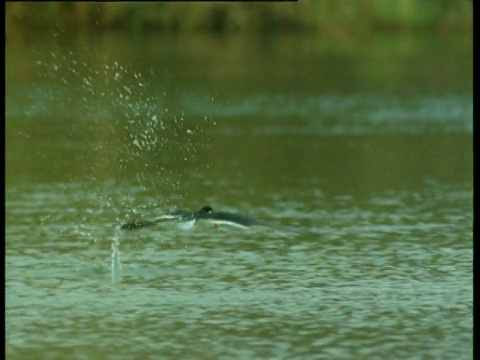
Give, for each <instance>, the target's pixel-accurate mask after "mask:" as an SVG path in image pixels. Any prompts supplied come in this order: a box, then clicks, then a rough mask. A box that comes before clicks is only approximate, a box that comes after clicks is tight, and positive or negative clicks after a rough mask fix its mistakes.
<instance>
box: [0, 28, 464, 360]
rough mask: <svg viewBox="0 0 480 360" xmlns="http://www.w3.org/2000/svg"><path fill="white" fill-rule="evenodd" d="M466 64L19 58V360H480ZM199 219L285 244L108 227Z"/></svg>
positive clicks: (14, 317)
mask: <svg viewBox="0 0 480 360" xmlns="http://www.w3.org/2000/svg"><path fill="white" fill-rule="evenodd" d="M471 52H472V49H471V39H470V41H469V39H464V38H463V37H462V38H450V37H447V36H445V37H443V38H435V37H433V38H432V37H428V36H425V35H418V36H413V35H408V34H405V35H404V36H392V37H385V36H378V37H373V38H370V39H362V41H360V40H359V39H353V40H350V39H340V40H338V39H337V41H332V40H329V39H328V38H309V37H295V36H293V37H292V36H279V37H270V38H261V39H258V38H248V37H247V38H245V37H238V38H237V37H225V38H224V37H216V38H215V37H213V38H209V37H204V36H198V37H189V38H188V39H185V38H181V37H180V38H179V37H172V38H170V37H165V38H160V39H159V38H158V37H153V36H152V37H144V38H141V41H139V38H129V37H126V36H119V35H114V34H110V35H105V36H102V37H99V38H96V39H77V40H76V41H72V42H66V43H63V41H62V39H61V37H60V38H59V37H56V38H53V39H50V38H41V39H37V41H35V42H34V43H28V44H23V45H22V44H20V43H11V42H10V43H8V44H7V63H6V71H7V73H6V75H7V93H6V159H5V160H6V192H5V195H6V204H5V205H6V229H5V230H6V352H7V357H8V358H9V359H17V358H18V359H20V358H25V357H30V358H31V357H34V358H65V357H69V358H85V359H91V358H108V359H124V358H125V356H127V357H133V358H146V359H148V358H151V359H158V358H184V359H189V358H191V359H202V358H205V359H212V358H244V359H251V358H285V359H292V358H298V359H305V358H309V359H310V358H311V359H314V358H315V359H316V358H326V359H331V358H355V359H358V358H369V359H370V358H385V357H393V358H413V357H422V358H424V357H425V358H436V359H440V358H462V359H463V358H465V359H467V358H471V356H472V350H471V349H472V344H473V341H472V259H473V257H472V219H473V216H472V204H473V201H472V194H473V190H472V185H473V181H472V178H473V171H472V108H473V100H472V96H471V85H472V84H471V75H472V74H471V68H472V66H471V65H472V60H471ZM206 204H209V205H212V206H213V207H214V208H215V209H218V210H227V211H236V212H240V213H244V214H246V215H249V216H252V217H255V218H257V219H260V220H262V221H266V222H268V223H269V224H271V225H272V227H271V228H267V229H265V228H258V229H247V230H241V229H234V228H229V227H226V226H221V227H220V228H214V227H211V226H207V225H205V224H204V225H201V224H198V226H195V227H194V228H193V229H192V230H190V231H185V230H181V229H178V228H177V227H175V226H158V227H155V228H150V229H144V230H141V231H131V232H122V231H119V230H118V229H117V228H116V227H115V224H120V223H123V222H126V221H131V220H138V219H149V218H155V217H156V216H157V215H158V214H159V213H163V212H167V211H170V210H174V209H178V208H183V209H192V210H194V209H198V208H200V207H201V206H203V205H206Z"/></svg>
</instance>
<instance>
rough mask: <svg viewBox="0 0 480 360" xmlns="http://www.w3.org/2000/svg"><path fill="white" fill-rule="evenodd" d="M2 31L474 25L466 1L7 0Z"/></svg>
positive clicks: (453, 28) (365, 28)
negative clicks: (227, 0)
mask: <svg viewBox="0 0 480 360" xmlns="http://www.w3.org/2000/svg"><path fill="white" fill-rule="evenodd" d="M5 20H6V36H7V40H8V38H9V37H13V36H16V35H19V34H20V35H22V34H24V35H28V34H29V33H30V32H34V33H37V32H39V31H47V30H49V29H61V30H63V31H65V32H74V33H85V34H88V33H90V32H93V31H94V32H98V31H105V30H122V31H129V32H144V31H159V32H175V33H191V32H206V33H234V32H252V33H270V32H312V33H315V32H318V33H319V32H329V33H341V34H348V33H353V32H355V33H358V32H362V33H366V34H368V33H370V32H376V31H415V30H419V29H429V30H433V31H435V32H438V33H444V32H452V31H456V32H458V31H464V32H471V31H472V24H473V9H472V1H470V0H376V1H373V0H355V1H351V0H338V1H328V0H325V1H324V0H322V1H320V0H319V1H316V0H300V1H298V2H276V3H272V2H232V3H228V2H204V3H202V2H178V3H176V2H151V3H150V2H146V3H136V2H44V3H34V2H27V3H25V2H7V3H6V14H5Z"/></svg>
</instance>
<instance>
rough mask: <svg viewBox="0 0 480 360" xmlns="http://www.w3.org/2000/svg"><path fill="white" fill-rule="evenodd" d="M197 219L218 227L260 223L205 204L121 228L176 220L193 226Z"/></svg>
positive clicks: (128, 228)
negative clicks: (216, 209) (197, 208)
mask: <svg viewBox="0 0 480 360" xmlns="http://www.w3.org/2000/svg"><path fill="white" fill-rule="evenodd" d="M197 221H202V222H203V221H204V222H209V223H213V224H214V225H215V226H216V227H218V226H220V225H230V226H234V227H239V228H248V227H250V226H253V225H259V222H258V221H256V220H255V219H253V218H250V217H248V216H245V215H242V214H237V213H232V212H227V211H214V210H213V208H212V207H211V206H210V205H205V206H203V207H201V208H200V209H199V210H197V211H186V210H177V211H174V212H171V213H168V214H165V215H162V216H160V217H158V218H157V219H155V220H144V221H139V222H130V223H126V224H123V225H122V226H121V227H120V228H121V229H123V230H136V229H140V228H144V227H150V226H154V225H156V224H160V223H166V222H176V223H178V224H179V225H180V226H181V227H182V228H191V227H192V226H193V225H194V224H195V223H196V222H197Z"/></svg>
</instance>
